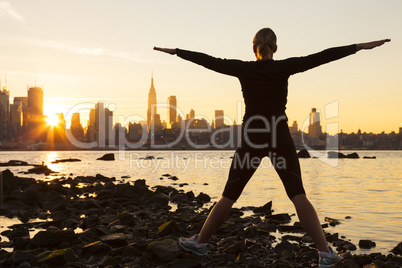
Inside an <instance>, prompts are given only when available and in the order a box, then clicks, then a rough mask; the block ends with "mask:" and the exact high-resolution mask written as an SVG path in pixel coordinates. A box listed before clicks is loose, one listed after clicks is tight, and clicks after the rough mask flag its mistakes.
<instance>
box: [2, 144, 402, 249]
mask: <svg viewBox="0 0 402 268" xmlns="http://www.w3.org/2000/svg"><path fill="white" fill-rule="evenodd" d="M233 152H234V151H55V152H51V151H35V152H31V151H30V152H26V151H24V152H15V151H13V152H5V151H1V152H0V162H7V161H9V160H22V161H27V162H28V163H32V164H40V163H42V162H44V163H45V164H48V166H49V168H50V169H52V170H54V171H58V172H59V173H57V175H56V176H44V175H24V174H22V173H19V172H22V171H26V170H27V169H28V168H30V167H9V169H10V170H11V171H12V172H13V173H14V174H15V175H18V176H26V177H35V178H37V179H48V180H51V179H53V178H55V177H60V176H78V175H96V174H98V173H99V174H102V175H105V176H109V177H116V179H118V180H125V181H134V180H137V179H145V180H146V181H147V185H149V186H155V185H172V184H173V183H188V185H185V186H182V187H179V185H176V186H175V187H177V188H181V189H183V190H184V191H190V190H191V191H193V192H194V193H195V194H198V193H199V192H204V193H207V194H209V195H210V196H211V198H212V201H215V200H217V199H218V198H219V197H220V195H221V193H222V190H223V187H224V185H225V181H226V178H227V175H228V171H229V167H230V163H231V158H230V157H231V156H232V155H233ZM104 153H115V157H116V160H115V161H97V160H96V158H98V157H100V156H102V155H103V154H104ZM317 153H318V155H317V157H318V158H310V159H300V163H301V168H302V175H303V181H304V187H305V189H306V192H307V195H308V197H309V199H310V201H311V202H312V203H313V205H314V206H315V208H316V210H317V213H318V216H319V218H320V220H321V222H322V223H324V217H331V218H336V219H338V220H340V221H341V224H340V225H337V226H335V227H329V228H327V229H326V231H328V232H330V233H339V235H340V236H345V237H346V238H347V239H350V241H351V242H352V243H354V244H355V245H356V246H357V244H358V242H359V240H360V239H370V240H373V241H374V242H376V244H377V245H376V247H375V248H373V249H371V250H363V249H359V248H358V250H357V251H356V253H371V252H381V253H383V254H388V252H389V250H391V249H392V248H393V247H394V246H395V245H396V244H397V243H398V242H400V241H402V227H401V226H402V213H401V212H402V202H401V201H402V151H358V152H357V153H358V154H359V156H360V159H332V160H331V159H328V158H327V157H326V154H325V152H324V151H321V152H317ZM343 153H345V154H347V153H350V152H348V151H345V152H343ZM147 156H153V157H154V159H150V160H147V159H143V158H144V157H147ZM363 156H376V159H363ZM61 158H79V159H81V160H82V161H81V162H69V163H60V164H50V162H51V161H53V160H55V159H61ZM3 169H4V168H3ZM166 173H168V174H170V175H174V176H176V177H178V178H179V180H178V181H172V180H168V179H163V180H161V179H160V178H161V177H162V175H163V174H166ZM70 174H73V175H70ZM122 176H129V177H130V178H125V179H122V178H121V177H122ZM270 200H272V202H273V209H274V210H275V213H289V214H293V213H295V210H294V207H293V205H292V203H291V202H290V200H289V199H288V198H287V196H286V193H285V190H284V188H283V186H282V183H281V181H280V179H279V177H278V176H277V174H276V172H275V170H274V169H273V168H272V166H271V164H270V161H269V159H267V158H266V159H264V161H263V163H262V165H261V166H260V168H259V169H258V170H257V171H256V173H255V174H254V176H253V178H252V179H251V180H250V182H249V184H248V185H247V186H246V188H245V190H244V192H243V194H242V196H241V197H240V198H239V200H238V201H237V203H236V204H235V207H238V208H241V207H242V206H261V205H264V204H265V203H267V202H268V201H270ZM347 216H350V217H351V218H350V219H345V217H347ZM293 219H294V220H296V217H293ZM18 222H19V221H18V220H17V219H6V218H4V217H0V231H1V230H4V228H6V227H7V226H9V225H11V224H13V223H18ZM2 238H3V241H4V239H6V238H4V237H2Z"/></svg>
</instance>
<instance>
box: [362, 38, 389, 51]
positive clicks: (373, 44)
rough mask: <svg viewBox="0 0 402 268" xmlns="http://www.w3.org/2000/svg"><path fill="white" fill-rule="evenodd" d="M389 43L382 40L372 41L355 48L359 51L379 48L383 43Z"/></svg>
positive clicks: (386, 40) (387, 40)
mask: <svg viewBox="0 0 402 268" xmlns="http://www.w3.org/2000/svg"><path fill="white" fill-rule="evenodd" d="M390 41H391V39H382V40H378V41H373V42H367V43H360V44H356V46H357V50H360V49H372V48H375V47H378V46H381V45H383V44H384V43H386V42H390Z"/></svg>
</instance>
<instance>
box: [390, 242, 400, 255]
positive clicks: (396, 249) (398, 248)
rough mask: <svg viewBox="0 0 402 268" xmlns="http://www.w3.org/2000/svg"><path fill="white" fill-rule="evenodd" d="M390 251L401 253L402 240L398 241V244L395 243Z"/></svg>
mask: <svg viewBox="0 0 402 268" xmlns="http://www.w3.org/2000/svg"><path fill="white" fill-rule="evenodd" d="M391 252H392V253H394V254H395V255H397V254H399V255H402V241H401V242H399V243H398V245H396V246H395V247H394V248H393V249H391Z"/></svg>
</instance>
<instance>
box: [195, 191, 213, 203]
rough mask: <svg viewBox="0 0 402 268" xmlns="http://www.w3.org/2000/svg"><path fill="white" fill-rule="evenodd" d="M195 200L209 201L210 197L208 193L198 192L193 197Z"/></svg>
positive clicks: (200, 201)
mask: <svg viewBox="0 0 402 268" xmlns="http://www.w3.org/2000/svg"><path fill="white" fill-rule="evenodd" d="M195 200H196V201H197V202H199V203H202V204H204V203H208V202H210V201H211V197H209V195H207V194H204V193H203V192H201V193H199V195H198V196H197V197H196V198H195Z"/></svg>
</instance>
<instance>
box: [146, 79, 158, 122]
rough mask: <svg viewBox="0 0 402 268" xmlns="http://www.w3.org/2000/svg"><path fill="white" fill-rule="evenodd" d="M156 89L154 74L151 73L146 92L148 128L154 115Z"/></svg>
mask: <svg viewBox="0 0 402 268" xmlns="http://www.w3.org/2000/svg"><path fill="white" fill-rule="evenodd" d="M156 104H157V102H156V91H155V87H154V76H153V75H152V78H151V88H150V89H149V93H148V110H147V124H148V128H151V121H152V120H153V117H154V116H155V115H156V112H157V110H156Z"/></svg>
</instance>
